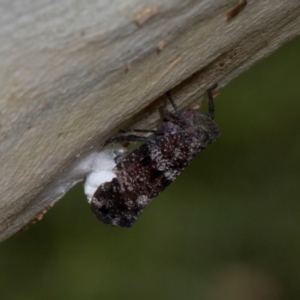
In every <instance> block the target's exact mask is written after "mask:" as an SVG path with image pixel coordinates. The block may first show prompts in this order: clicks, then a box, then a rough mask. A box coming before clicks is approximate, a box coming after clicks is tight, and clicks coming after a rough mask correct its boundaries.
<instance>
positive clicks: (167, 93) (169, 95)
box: [166, 91, 181, 118]
mask: <svg viewBox="0 0 300 300" xmlns="http://www.w3.org/2000/svg"><path fill="white" fill-rule="evenodd" d="M166 95H167V98H168V99H169V101H170V103H171V104H172V106H173V108H174V110H175V115H176V116H177V117H178V118H181V114H180V111H179V109H178V107H177V105H176V103H175V101H174V100H173V98H172V96H171V92H170V91H168V92H166Z"/></svg>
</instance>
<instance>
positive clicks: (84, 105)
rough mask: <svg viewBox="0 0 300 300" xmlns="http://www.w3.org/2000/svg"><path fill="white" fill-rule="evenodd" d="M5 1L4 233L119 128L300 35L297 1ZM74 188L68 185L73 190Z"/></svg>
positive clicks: (41, 204)
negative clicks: (169, 96)
mask: <svg viewBox="0 0 300 300" xmlns="http://www.w3.org/2000/svg"><path fill="white" fill-rule="evenodd" d="M238 4H239V1H238V0H202V1H199V0H189V1H182V0H160V1H150V0H127V1H124V0H114V1H108V0H107V1H105V0H92V1H81V0H63V1H61V0H59V1H58V0H43V1H41V0H22V1H21V0H17V1H10V0H1V1H0V57H1V59H0V65H1V68H0V70H1V71H0V153H1V155H0V165H1V176H0V193H1V197H0V241H1V240H2V241H3V240H5V239H6V238H8V237H9V236H11V235H12V234H13V233H15V232H17V231H19V230H20V229H22V228H23V227H24V226H25V225H27V224H28V223H29V222H30V221H31V220H32V219H34V218H36V217H38V218H39V217H40V216H41V214H40V213H41V212H43V211H44V210H45V209H46V208H47V207H49V206H50V205H52V204H53V203H54V202H55V201H57V200H58V198H59V197H60V196H61V195H62V194H63V193H64V192H65V191H60V192H59V193H56V192H53V193H51V191H53V186H55V184H57V182H58V181H60V182H62V181H64V178H66V176H67V175H66V174H68V169H70V168H71V167H72V166H74V164H76V161H77V158H78V156H81V157H84V156H85V155H86V154H87V153H88V152H89V151H91V150H90V149H91V148H93V149H95V148H96V149H97V148H98V149H100V148H101V147H100V145H101V143H102V142H103V141H104V140H105V139H106V138H108V137H110V136H112V135H113V134H115V133H116V132H117V131H118V130H119V129H120V128H126V127H128V126H130V125H134V126H135V127H147V128H149V127H153V126H154V125H155V123H156V122H157V120H158V114H157V113H154V111H155V110H156V108H157V107H159V106H160V105H162V103H164V101H165V100H164V99H165V98H164V97H163V96H162V95H163V94H164V93H165V92H166V91H167V90H169V89H172V88H173V94H174V98H175V99H176V102H177V103H179V106H180V107H184V106H187V105H189V104H191V103H193V102H194V101H195V100H196V99H198V100H199V97H201V95H203V94H204V92H205V90H206V89H207V88H208V87H209V86H210V85H211V84H213V83H215V82H219V85H220V86H224V85H225V84H226V83H228V82H229V81H230V80H232V79H233V78H234V77H235V76H237V75H238V74H240V73H241V72H243V71H244V70H246V69H247V68H248V67H249V66H250V65H252V64H253V63H254V62H256V61H257V60H259V59H261V58H263V57H266V56H267V55H269V54H270V53H271V52H273V51H274V50H276V49H277V48H278V47H279V46H281V45H282V44H284V43H285V42H287V41H288V40H290V39H292V38H293V37H295V36H296V35H298V34H299V32H300V1H299V0H261V1H254V0H252V1H251V0H250V1H248V4H247V5H246V6H245V7H242V8H243V9H241V11H240V12H239V13H238V14H237V15H236V16H232V18H231V19H230V20H228V16H229V15H228V13H229V12H230V11H231V10H232V9H233V8H234V7H236V6H237V5H238ZM80 179H81V178H75V179H74V178H73V181H72V183H71V184H67V183H66V184H65V187H66V188H65V189H66V190H67V189H68V188H70V187H71V186H72V185H73V184H74V182H75V181H78V180H80Z"/></svg>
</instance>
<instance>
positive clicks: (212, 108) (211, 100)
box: [207, 83, 218, 120]
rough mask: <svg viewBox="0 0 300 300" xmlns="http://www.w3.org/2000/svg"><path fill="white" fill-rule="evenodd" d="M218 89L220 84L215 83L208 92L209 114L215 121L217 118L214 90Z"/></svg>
mask: <svg viewBox="0 0 300 300" xmlns="http://www.w3.org/2000/svg"><path fill="white" fill-rule="evenodd" d="M217 87H218V83H215V84H214V85H212V86H211V87H210V88H209V89H208V90H207V95H208V114H209V115H210V117H211V119H212V120H213V119H214V117H215V106H214V97H213V90H215V89H216V88H217Z"/></svg>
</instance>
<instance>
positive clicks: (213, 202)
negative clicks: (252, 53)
mask: <svg viewBox="0 0 300 300" xmlns="http://www.w3.org/2000/svg"><path fill="white" fill-rule="evenodd" d="M215 105H216V122H217V124H218V125H219V128H220V130H221V137H220V138H219V140H218V141H217V142H215V143H213V144H211V145H210V146H209V147H208V149H206V150H205V151H204V152H203V153H201V154H200V155H199V156H198V157H197V158H196V159H195V160H194V161H193V163H192V164H191V165H190V166H189V167H188V168H187V169H186V170H185V171H184V172H183V173H182V174H181V176H180V177H179V178H178V179H177V180H176V181H175V182H174V183H173V184H172V185H171V186H170V187H169V188H167V190H166V191H164V192H163V193H162V194H161V195H160V196H159V197H157V198H156V199H155V200H154V201H153V202H152V203H151V204H150V205H149V207H148V208H147V209H146V210H145V211H144V213H143V214H142V215H141V217H140V218H139V220H138V222H137V223H136V224H135V225H134V226H133V227H132V228H131V229H123V228H114V227H111V226H107V225H104V224H102V223H100V222H99V221H97V220H96V218H95V217H94V216H93V215H92V213H91V211H90V207H89V205H88V204H87V201H86V198H85V196H84V194H83V186H82V184H79V185H77V186H76V187H75V188H74V189H72V190H71V191H70V192H69V193H68V194H67V195H66V196H65V197H64V198H63V199H61V200H60V201H59V202H58V203H57V204H56V205H55V206H54V207H53V208H52V209H51V210H50V211H49V212H48V213H47V214H46V215H45V217H44V219H43V220H42V221H41V222H39V223H37V224H36V225H33V226H31V227H30V228H29V229H28V230H27V231H25V232H23V233H20V234H16V235H15V236H13V237H12V238H10V239H9V240H7V241H5V242H4V243H2V244H0V299H1V300H4V299H14V300H19V299H20V300H21V299H22V300H23V299H31V300H34V299H41V298H42V299H65V298H67V299H73V300H77V299H79V300H81V299H85V300H86V299H203V300H221V299H222V300H227V299H228V300H229V299H230V300H237V299H239V300H260V299H263V300H277V299H288V300H290V299H300V201H299V199H300V196H299V194H300V38H297V39H295V40H293V41H292V42H290V43H288V44H287V45H285V46H284V47H282V48H281V49H279V51H277V52H276V53H274V54H273V55H271V56H270V57H268V58H267V59H265V60H263V61H261V62H259V63H258V64H256V65H255V66H253V67H252V68H251V69H250V70H249V71H248V72H246V73H244V74H242V75H241V76H240V77H238V78H236V79H235V80H234V81H232V82H231V83H230V84H228V85H227V86H226V87H225V88H223V89H222V90H221V91H220V94H219V96H218V97H217V98H216V99H215Z"/></svg>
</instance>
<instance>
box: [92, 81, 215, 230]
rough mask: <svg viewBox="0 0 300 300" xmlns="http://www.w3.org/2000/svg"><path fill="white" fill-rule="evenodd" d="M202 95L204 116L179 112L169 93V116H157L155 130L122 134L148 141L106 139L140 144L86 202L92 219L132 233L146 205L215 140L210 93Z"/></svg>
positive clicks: (208, 91)
mask: <svg viewBox="0 0 300 300" xmlns="http://www.w3.org/2000/svg"><path fill="white" fill-rule="evenodd" d="M216 87H217V84H215V85H214V86H212V87H211V88H209V89H208V90H207V94H208V98H209V111H208V113H205V112H200V111H197V110H192V109H188V110H184V111H182V112H181V111H179V110H178V108H177V106H176V104H175V102H174V100H173V98H172V96H171V94H170V92H167V94H166V95H167V98H168V99H169V101H170V103H171V105H172V106H173V109H174V113H171V112H169V111H168V110H167V109H166V108H163V109H162V111H161V114H162V118H163V119H162V122H161V123H160V124H159V125H158V127H157V128H156V130H140V129H135V130H134V129H133V130H128V131H125V132H126V133H129V132H134V133H148V134H149V133H150V134H153V135H154V136H153V137H144V136H138V135H134V134H129V135H121V136H118V137H116V138H112V139H108V140H107V141H106V142H105V143H104V146H105V145H108V144H111V143H122V142H142V143H143V144H142V145H141V146H139V147H137V148H136V149H134V150H132V151H131V152H130V153H129V154H128V155H127V156H125V158H123V159H121V160H120V162H118V163H117V164H116V166H115V167H114V169H113V172H115V177H114V178H112V180H111V181H109V182H104V183H102V184H101V185H100V186H99V187H98V188H97V190H96V192H95V193H94V195H93V197H92V199H91V207H92V211H93V213H94V214H95V215H96V217H97V218H98V219H99V220H101V221H102V222H104V223H106V224H111V225H115V226H121V227H131V226H132V225H133V224H134V223H135V221H136V220H137V218H138V216H139V215H140V214H141V213H142V211H143V210H144V208H145V207H146V206H147V205H148V204H149V202H150V201H151V200H152V199H153V198H155V197H156V196H157V195H158V194H160V193H161V192H162V191H163V190H164V189H165V188H166V187H167V186H168V185H169V184H170V183H171V182H172V181H174V179H175V178H176V177H177V176H178V175H179V174H180V173H181V172H182V171H183V169H184V168H185V167H186V166H187V165H188V164H189V163H190V162H191V160H192V159H193V158H194V157H195V156H196V155H197V154H198V153H199V152H201V151H202V150H204V149H205V148H206V147H207V146H208V145H209V144H210V143H211V142H213V141H215V140H216V139H217V138H218V137H219V129H218V127H217V125H216V123H215V122H214V121H213V119H214V104H213V95H212V91H213V90H214V89H215V88H216Z"/></svg>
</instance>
